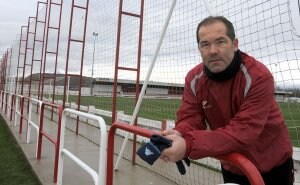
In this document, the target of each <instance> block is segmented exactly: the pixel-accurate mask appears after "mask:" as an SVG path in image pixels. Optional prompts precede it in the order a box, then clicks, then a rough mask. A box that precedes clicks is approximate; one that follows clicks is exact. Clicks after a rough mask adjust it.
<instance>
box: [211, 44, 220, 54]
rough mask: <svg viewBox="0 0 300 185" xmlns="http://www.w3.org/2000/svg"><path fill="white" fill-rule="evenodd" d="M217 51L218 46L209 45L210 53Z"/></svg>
mask: <svg viewBox="0 0 300 185" xmlns="http://www.w3.org/2000/svg"><path fill="white" fill-rule="evenodd" d="M217 53H218V47H217V46H216V45H215V44H212V45H211V46H210V55H216V54H217Z"/></svg>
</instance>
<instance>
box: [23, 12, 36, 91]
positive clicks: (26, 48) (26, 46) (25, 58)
mask: <svg viewBox="0 0 300 185" xmlns="http://www.w3.org/2000/svg"><path fill="white" fill-rule="evenodd" d="M31 19H35V17H29V18H28V25H27V34H26V44H25V56H24V65H23V76H22V86H21V93H20V94H21V95H24V94H23V90H24V80H25V73H26V72H25V71H26V68H25V66H26V60H27V51H28V38H29V34H30V22H31V21H30V20H31Z"/></svg>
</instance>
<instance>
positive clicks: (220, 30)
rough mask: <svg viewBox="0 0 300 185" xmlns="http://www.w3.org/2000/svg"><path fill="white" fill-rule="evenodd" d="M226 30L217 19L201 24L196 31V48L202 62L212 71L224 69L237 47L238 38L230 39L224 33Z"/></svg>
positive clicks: (217, 71)
mask: <svg viewBox="0 0 300 185" xmlns="http://www.w3.org/2000/svg"><path fill="white" fill-rule="evenodd" d="M226 31H227V30H226V26H225V24H224V23H223V22H219V21H218V22H215V23H212V24H209V25H204V26H201V27H200V29H199V31H198V37H199V38H200V41H199V46H198V48H199V51H200V54H201V57H202V60H203V63H204V65H205V66H206V67H207V68H208V69H209V70H210V71H211V72H213V73H219V72H222V71H224V70H225V69H226V68H227V66H229V65H230V63H231V62H232V59H233V57H234V52H235V51H237V49H238V40H237V39H234V40H233V41H232V40H231V39H230V38H229V37H228V36H227V35H226Z"/></svg>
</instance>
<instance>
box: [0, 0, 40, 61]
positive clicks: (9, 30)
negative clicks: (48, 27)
mask: <svg viewBox="0 0 300 185" xmlns="http://www.w3.org/2000/svg"><path fill="white" fill-rule="evenodd" d="M37 2H38V0H1V3H0V54H1V57H2V55H3V54H4V53H5V52H6V50H7V48H10V47H11V45H12V44H13V40H15V39H16V36H17V34H20V29H21V26H26V25H27V23H28V17H29V16H35V13H36V7H37Z"/></svg>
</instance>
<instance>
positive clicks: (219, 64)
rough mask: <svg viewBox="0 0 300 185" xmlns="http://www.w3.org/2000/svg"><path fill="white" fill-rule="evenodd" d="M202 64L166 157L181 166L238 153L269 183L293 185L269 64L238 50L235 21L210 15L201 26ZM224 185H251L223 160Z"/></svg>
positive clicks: (188, 86) (189, 82)
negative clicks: (187, 160) (184, 161)
mask: <svg viewBox="0 0 300 185" xmlns="http://www.w3.org/2000/svg"><path fill="white" fill-rule="evenodd" d="M197 42H198V48H199V51H200V54H201V57H202V59H203V62H202V63H200V64H199V65H197V66H196V67H194V68H193V69H192V70H190V71H189V73H188V74H187V76H186V79H185V87H184V93H183V97H182V104H181V106H180V108H179V110H178V112H177V121H176V127H175V128H174V129H172V130H166V131H164V132H163V133H162V134H163V135H164V136H166V137H167V138H169V139H171V140H173V143H172V147H170V148H167V149H165V150H164V151H163V152H162V155H161V159H162V160H164V161H166V162H176V161H179V160H181V159H183V158H184V157H189V158H191V159H200V158H204V157H208V156H218V155H224V154H229V153H231V152H238V153H241V154H242V155H244V156H246V157H247V158H248V159H249V160H250V161H251V162H252V163H253V164H254V165H255V166H256V167H257V169H258V170H259V171H260V173H261V174H262V177H263V179H264V181H265V184H266V185H277V184H278V185H292V184H293V170H294V168H293V160H292V145H291V141H290V137H289V134H288V130H287V127H286V125H285V123H284V118H283V116H282V113H281V111H280V108H279V107H278V105H277V103H276V101H275V98H274V80H273V77H272V74H271V73H270V72H269V70H268V69H267V67H266V66H264V65H263V64H262V63H260V62H259V61H257V60H256V59H254V58H253V57H251V56H249V55H247V54H246V53H243V52H241V51H240V50H239V49H238V40H237V39H236V38H235V33H234V28H233V25H232V23H231V22H229V21H228V20H227V19H226V18H224V17H222V16H216V17H212V16H210V17H208V18H206V19H204V20H203V21H202V22H201V23H199V25H198V28H197ZM222 174H223V179H224V182H225V183H230V182H231V183H238V184H241V185H245V184H246V185H247V184H249V181H248V180H247V177H246V176H244V175H243V174H242V172H241V171H240V170H239V169H237V168H236V167H235V166H233V165H231V164H229V163H226V162H222Z"/></svg>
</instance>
